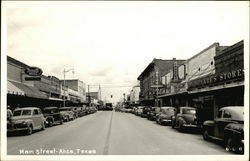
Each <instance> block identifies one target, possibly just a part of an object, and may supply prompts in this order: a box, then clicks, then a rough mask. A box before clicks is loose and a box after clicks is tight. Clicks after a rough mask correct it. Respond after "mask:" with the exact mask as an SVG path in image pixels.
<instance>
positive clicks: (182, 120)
mask: <svg viewBox="0 0 250 161" xmlns="http://www.w3.org/2000/svg"><path fill="white" fill-rule="evenodd" d="M177 121H178V122H179V123H180V124H182V125H183V124H186V121H185V119H184V118H183V117H181V116H180V117H178V120H177Z"/></svg>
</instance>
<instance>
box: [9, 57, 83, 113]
mask: <svg viewBox="0 0 250 161" xmlns="http://www.w3.org/2000/svg"><path fill="white" fill-rule="evenodd" d="M28 68H32V67H30V66H29V65H27V64H25V63H22V62H20V61H18V60H16V59H14V58H12V57H10V56H7V79H8V80H7V105H8V106H10V107H11V108H12V109H14V108H15V107H25V106H36V107H41V108H42V107H46V106H58V107H61V106H63V96H64V94H65V100H66V101H68V103H71V104H72V103H82V102H83V101H84V100H86V93H85V86H84V83H83V82H82V81H80V80H73V81H71V82H70V83H69V85H70V87H71V86H72V88H76V89H77V90H78V91H77V90H74V89H71V88H68V87H67V86H65V87H63V83H62V80H60V79H58V78H57V77H55V76H45V75H41V76H39V79H30V78H31V77H30V75H28V74H27V72H25V71H26V70H27V69H28ZM36 78H37V77H36ZM75 82H76V83H75ZM70 96H71V97H70ZM73 97H74V101H73V99H72V98H73ZM75 99H76V100H78V101H75Z"/></svg>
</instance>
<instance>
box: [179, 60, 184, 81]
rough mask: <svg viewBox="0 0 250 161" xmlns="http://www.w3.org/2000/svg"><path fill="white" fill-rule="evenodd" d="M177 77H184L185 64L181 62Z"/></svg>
mask: <svg viewBox="0 0 250 161" xmlns="http://www.w3.org/2000/svg"><path fill="white" fill-rule="evenodd" d="M178 74H179V79H185V77H186V66H185V65H184V64H183V65H181V66H179V68H178Z"/></svg>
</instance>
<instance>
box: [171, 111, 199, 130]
mask: <svg viewBox="0 0 250 161" xmlns="http://www.w3.org/2000/svg"><path fill="white" fill-rule="evenodd" d="M172 127H173V128H177V129H178V130H179V131H183V130H184V129H185V128H200V126H199V125H198V122H197V117H196V109H195V108H194V107H180V108H178V110H177V113H176V115H175V116H173V117H172Z"/></svg>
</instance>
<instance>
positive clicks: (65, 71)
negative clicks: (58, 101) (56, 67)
mask: <svg viewBox="0 0 250 161" xmlns="http://www.w3.org/2000/svg"><path fill="white" fill-rule="evenodd" d="M69 71H72V73H74V68H71V69H68V70H65V69H64V70H63V88H64V89H63V107H65V73H68V72H69Z"/></svg>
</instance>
